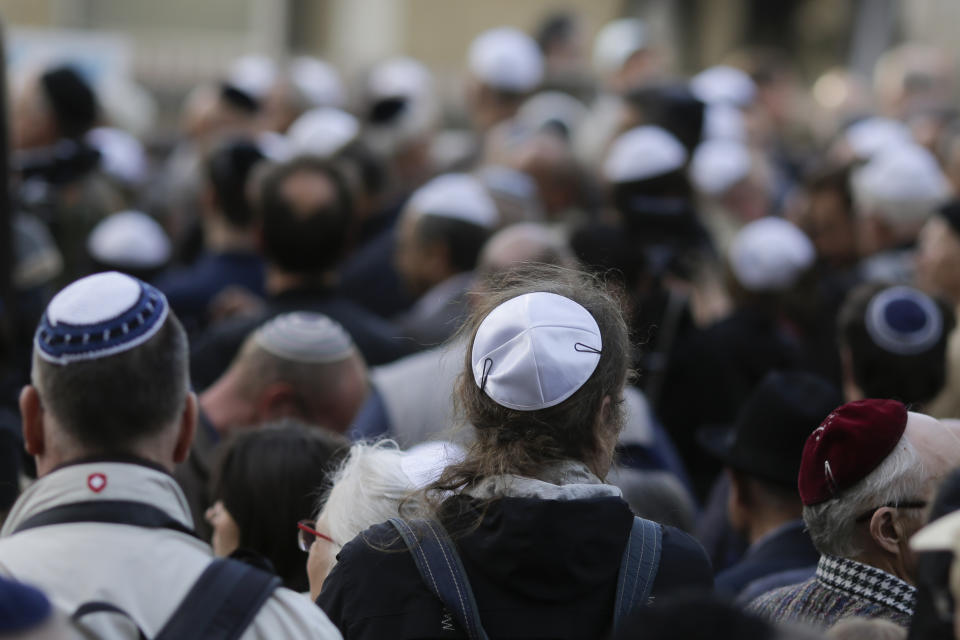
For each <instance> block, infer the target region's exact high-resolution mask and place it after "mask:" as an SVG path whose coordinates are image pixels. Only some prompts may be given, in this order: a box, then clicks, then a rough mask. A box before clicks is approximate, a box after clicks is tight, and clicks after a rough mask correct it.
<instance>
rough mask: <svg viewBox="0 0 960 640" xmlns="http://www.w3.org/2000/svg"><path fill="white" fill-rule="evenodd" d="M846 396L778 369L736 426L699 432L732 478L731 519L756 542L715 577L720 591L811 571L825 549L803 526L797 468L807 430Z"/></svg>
mask: <svg viewBox="0 0 960 640" xmlns="http://www.w3.org/2000/svg"><path fill="white" fill-rule="evenodd" d="M841 402H842V399H841V398H840V394H839V392H838V391H837V389H836V388H834V387H833V385H831V384H830V383H829V382H827V381H825V380H823V379H821V378H819V377H817V376H815V375H812V374H808V373H800V372H796V373H781V372H773V373H770V374H768V375H767V376H766V377H765V378H764V379H763V381H762V382H761V383H760V385H759V386H758V387H757V388H756V389H755V390H754V392H753V393H752V394H751V396H750V398H749V400H747V402H746V404H745V405H744V407H743V409H742V410H741V411H740V414H739V416H737V422H736V426H734V428H733V429H732V430H727V429H722V428H721V429H712V430H705V431H702V432H701V433H700V436H701V438H700V440H701V443H702V444H703V445H704V447H706V448H707V450H708V451H710V452H711V453H713V454H714V455H715V456H717V457H718V458H720V459H721V460H722V461H723V462H724V466H725V467H726V472H727V474H728V475H729V478H730V494H729V499H728V501H727V513H728V517H729V519H730V524H731V525H732V526H733V528H734V529H736V530H737V531H739V532H740V533H742V534H743V535H744V537H745V538H746V539H747V540H748V541H749V543H750V547H749V549H747V552H746V555H745V556H744V557H743V559H742V560H741V561H740V562H739V563H737V564H735V565H733V566H732V567H730V568H728V569H726V570H725V571H722V572H721V573H720V574H718V575H717V578H716V586H717V590H718V591H720V592H722V593H725V594H726V595H730V596H736V595H737V594H739V593H741V592H742V591H743V590H744V589H745V588H747V587H748V585H750V584H751V583H753V582H754V581H757V580H760V579H761V578H767V577H769V576H771V575H773V574H781V573H783V572H788V571H791V570H795V569H801V568H804V567H809V568H810V573H812V572H813V568H814V566H815V565H816V563H817V559H818V558H819V557H820V554H819V553H818V552H817V550H816V549H815V548H814V546H813V542H812V541H811V540H810V537H809V536H808V535H807V533H806V532H805V531H804V525H803V520H802V519H801V513H802V510H803V505H802V504H801V502H800V496H799V494H798V493H797V474H798V473H799V471H800V457H801V454H802V453H803V445H804V442H805V441H806V439H807V436H809V435H810V433H812V432H813V430H814V429H816V427H817V425H819V424H820V422H821V421H822V420H823V419H824V418H825V417H826V416H827V414H828V413H830V411H831V410H833V408H834V407H836V406H837V405H839V404H840V403H841ZM785 584H786V583H785Z"/></svg>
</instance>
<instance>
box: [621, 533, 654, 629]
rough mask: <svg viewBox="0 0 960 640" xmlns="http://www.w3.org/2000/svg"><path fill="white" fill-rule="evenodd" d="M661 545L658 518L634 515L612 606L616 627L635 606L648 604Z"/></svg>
mask: <svg viewBox="0 0 960 640" xmlns="http://www.w3.org/2000/svg"><path fill="white" fill-rule="evenodd" d="M662 547H663V529H662V528H661V526H660V525H659V524H657V523H656V522H652V521H650V520H645V519H644V518H636V517H635V518H634V519H633V526H632V528H631V529H630V537H629V538H627V546H626V548H625V549H624V550H623V560H622V561H621V562H620V573H619V575H618V577H617V597H616V600H615V601H614V610H613V628H614V630H616V629H617V628H618V627H619V626H620V623H621V622H622V621H623V619H624V618H626V617H627V615H629V614H630V612H631V611H633V609H634V608H636V607H639V606H643V605H645V604H647V601H648V600H649V598H650V592H651V590H652V589H653V582H654V580H655V579H656V577H657V571H658V570H659V568H660V551H661V549H662Z"/></svg>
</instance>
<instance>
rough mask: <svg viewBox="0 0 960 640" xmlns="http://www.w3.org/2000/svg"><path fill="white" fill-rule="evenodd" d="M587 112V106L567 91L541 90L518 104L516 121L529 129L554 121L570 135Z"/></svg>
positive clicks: (537, 128)
mask: <svg viewBox="0 0 960 640" xmlns="http://www.w3.org/2000/svg"><path fill="white" fill-rule="evenodd" d="M589 113H590V112H589V110H588V109H587V107H586V106H585V105H584V104H583V103H582V102H580V101H579V100H577V99H576V98H574V97H573V96H571V95H570V94H569V93H564V92H562V91H541V92H540V93H538V94H536V95H535V96H532V97H530V98H529V99H528V100H526V101H525V102H524V103H523V104H522V105H521V106H520V110H519V111H517V121H518V122H520V123H521V124H522V125H524V126H526V127H528V128H529V129H530V130H531V131H538V130H540V129H542V128H544V127H545V126H546V125H548V124H550V123H551V122H556V123H559V124H562V125H563V126H564V128H565V129H566V130H567V132H568V133H569V134H570V135H571V136H572V135H573V134H574V133H576V131H577V129H578V128H579V127H580V123H581V122H583V121H584V120H585V119H586V118H587V116H588V115H589Z"/></svg>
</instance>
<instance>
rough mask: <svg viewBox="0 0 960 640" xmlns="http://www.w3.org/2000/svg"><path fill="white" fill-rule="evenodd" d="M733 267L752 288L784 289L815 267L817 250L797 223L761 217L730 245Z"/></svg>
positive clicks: (745, 284)
mask: <svg viewBox="0 0 960 640" xmlns="http://www.w3.org/2000/svg"><path fill="white" fill-rule="evenodd" d="M729 259H730V268H731V269H732V270H733V275H734V276H735V277H736V278H737V281H738V282H739V283H740V284H741V285H742V286H743V287H744V288H745V289H747V290H749V291H783V290H785V289H788V288H789V287H791V286H793V284H794V283H796V281H797V279H798V278H799V277H800V276H801V275H802V274H803V272H804V271H806V270H807V269H809V268H810V267H811V266H813V262H814V260H815V259H816V250H815V249H814V247H813V243H812V242H810V239H809V238H808V237H807V236H806V234H805V233H803V231H801V230H800V229H798V228H797V227H796V225H794V224H792V223H790V222H787V221H786V220H784V219H782V218H761V219H760V220H755V221H754V222H751V223H750V224H748V225H746V226H745V227H743V228H742V229H741V230H740V231H739V232H738V233H737V235H736V236H735V237H734V239H733V242H732V243H731V244H730V253H729Z"/></svg>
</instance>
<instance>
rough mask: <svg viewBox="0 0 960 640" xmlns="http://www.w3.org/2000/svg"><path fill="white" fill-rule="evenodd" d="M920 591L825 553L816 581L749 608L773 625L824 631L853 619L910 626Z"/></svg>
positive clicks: (785, 589) (765, 597)
mask: <svg viewBox="0 0 960 640" xmlns="http://www.w3.org/2000/svg"><path fill="white" fill-rule="evenodd" d="M916 593H917V590H916V588H914V587H913V586H911V585H909V584H907V583H906V582H904V581H903V580H901V579H899V578H897V577H896V576H894V575H891V574H889V573H887V572H885V571H881V570H880V569H877V568H876V567H871V566H869V565H866V564H862V563H860V562H855V561H854V560H847V559H845V558H836V557H834V556H826V555H824V556H821V557H820V562H819V563H818V564H817V573H816V575H815V576H814V577H813V578H811V579H810V580H807V581H806V582H801V583H800V584H795V585H791V586H789V587H782V588H780V589H776V590H774V591H771V592H770V593H766V594H764V595H762V596H760V597H759V598H757V599H756V600H754V601H753V602H751V603H750V605H749V609H750V610H751V611H754V612H756V613H759V614H760V615H762V616H764V617H766V618H768V619H769V620H772V621H774V622H787V621H789V622H799V623H803V624H810V625H814V626H817V627H821V628H828V627H831V626H833V625H834V624H835V623H837V622H838V621H839V620H841V619H843V618H847V617H850V616H859V617H862V618H883V619H886V620H890V621H891V622H894V623H896V624H899V625H901V626H903V627H907V626H909V624H910V618H911V617H912V616H913V609H914V605H915V604H916V597H917V596H916Z"/></svg>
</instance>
